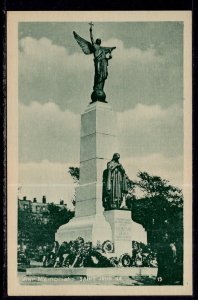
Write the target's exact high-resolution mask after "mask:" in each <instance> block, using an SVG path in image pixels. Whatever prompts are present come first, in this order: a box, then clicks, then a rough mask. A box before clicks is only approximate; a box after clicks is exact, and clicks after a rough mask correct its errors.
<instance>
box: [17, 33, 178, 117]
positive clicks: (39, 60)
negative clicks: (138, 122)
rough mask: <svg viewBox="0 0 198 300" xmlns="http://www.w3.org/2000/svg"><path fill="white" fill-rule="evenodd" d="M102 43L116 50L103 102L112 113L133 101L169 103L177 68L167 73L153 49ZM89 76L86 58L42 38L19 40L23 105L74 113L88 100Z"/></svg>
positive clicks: (173, 96)
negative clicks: (45, 105) (34, 103)
mask: <svg viewBox="0 0 198 300" xmlns="http://www.w3.org/2000/svg"><path fill="white" fill-rule="evenodd" d="M71 43H75V44H76V51H79V45H77V43H76V42H75V41H73V40H72V41H71ZM103 45H104V46H116V47H117V48H116V50H115V51H114V52H113V59H112V60H111V61H110V62H109V67H108V68H109V78H108V80H107V82H106V84H105V90H106V94H107V100H108V101H110V102H111V103H112V106H113V107H114V109H116V110H118V111H120V110H121V111H122V110H125V109H126V108H132V107H134V105H136V104H137V103H138V102H142V103H145V104H153V103H157V102H159V103H161V104H162V102H164V103H163V105H170V102H171V101H177V100H178V99H179V98H180V97H181V94H182V87H181V82H182V77H181V74H180V72H179V70H180V69H179V68H180V66H177V65H174V70H173V66H172V64H170V63H168V62H167V60H166V59H165V56H162V55H161V54H159V53H158V52H157V50H156V49H155V48H154V47H152V46H151V47H149V48H147V49H145V50H142V49H139V48H137V47H129V48H126V47H124V45H123V42H122V41H121V40H119V39H110V40H107V41H104V42H103ZM173 71H174V76H173ZM93 77H94V64H93V57H92V56H91V55H84V53H82V52H74V53H71V52H68V50H67V48H65V47H63V46H58V45H56V44H53V42H52V41H51V40H50V39H48V38H45V37H43V38H41V39H38V40H37V39H35V38H32V37H25V38H22V39H21V40H20V41H19V97H20V101H22V102H23V103H30V102H32V101H38V102H40V103H46V102H48V101H49V99H52V101H53V102H55V103H56V104H57V105H59V107H60V108H61V109H67V108H70V110H72V111H74V112H78V113H79V112H80V111H82V110H83V109H84V108H85V106H86V105H87V104H88V103H89V101H90V94H91V92H92V85H93ZM179 82H180V84H179Z"/></svg>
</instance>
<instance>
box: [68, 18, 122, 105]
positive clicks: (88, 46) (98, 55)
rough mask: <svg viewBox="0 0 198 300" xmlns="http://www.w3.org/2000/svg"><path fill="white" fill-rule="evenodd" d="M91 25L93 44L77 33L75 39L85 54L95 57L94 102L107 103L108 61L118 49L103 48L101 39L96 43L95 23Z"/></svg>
mask: <svg viewBox="0 0 198 300" xmlns="http://www.w3.org/2000/svg"><path fill="white" fill-rule="evenodd" d="M89 25H90V39H91V43H90V42H88V41H86V40H84V39H83V38H82V37H80V36H79V35H78V34H77V33H76V32H75V31H74V32H73V34H74V38H75V39H76V41H77V43H78V44H79V45H80V47H81V49H82V51H83V52H84V53H85V54H92V53H93V55H94V66H95V76H94V86H93V92H92V94H91V99H92V102H96V101H101V102H106V95H105V92H104V90H103V88H104V84H105V80H106V79H107V77H108V69H107V66H108V61H109V60H110V59H111V58H112V55H111V52H112V51H113V50H114V49H115V48H116V47H102V46H101V39H96V40H95V41H94V38H93V33H92V27H93V25H94V24H93V23H89Z"/></svg>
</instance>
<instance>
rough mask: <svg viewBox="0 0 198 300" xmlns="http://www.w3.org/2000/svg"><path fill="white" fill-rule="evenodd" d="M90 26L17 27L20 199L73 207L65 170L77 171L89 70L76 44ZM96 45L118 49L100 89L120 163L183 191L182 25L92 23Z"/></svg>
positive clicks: (132, 173) (131, 173)
mask: <svg viewBox="0 0 198 300" xmlns="http://www.w3.org/2000/svg"><path fill="white" fill-rule="evenodd" d="M73 30H74V31H76V32H77V33H78V34H79V35H81V36H82V37H84V38H85V39H87V40H88V39H89V26H88V24H87V23H46V22H42V23H20V24H19V162H20V167H19V178H20V185H21V186H22V189H21V192H20V196H23V195H26V196H28V198H33V197H38V198H42V195H44V194H45V195H46V196H47V198H48V200H49V201H50V202H51V201H54V202H58V201H59V200H60V199H64V200H65V201H66V202H69V201H70V198H71V196H72V195H73V191H74V188H73V181H72V179H71V178H70V176H69V174H67V169H68V167H69V166H72V165H75V166H78V165H79V153H80V149H79V147H80V114H81V113H82V112H83V111H84V109H85V108H86V106H87V105H88V103H89V102H90V94H91V92H92V86H93V76H94V65H93V57H92V56H91V55H84V54H83V53H82V51H81V49H80V47H79V46H78V45H77V43H76V41H75V40H74V38H73V34H72V32H73ZM93 34H94V37H95V38H101V39H102V45H104V46H116V47H117V48H116V50H115V51H114V52H113V59H112V60H110V61H109V77H108V79H107V81H106V83H105V92H106V95H107V101H108V102H109V104H110V105H111V107H112V108H113V109H114V110H115V111H117V113H118V119H119V132H118V137H119V144H120V154H121V162H122V164H123V165H124V167H125V169H126V170H127V174H128V175H129V176H130V177H131V179H135V176H136V174H137V171H138V170H142V171H148V172H149V173H151V174H154V175H159V176H162V177H164V178H166V179H168V180H170V182H171V183H172V184H175V185H179V186H181V185H182V176H183V171H182V170H183V164H182V161H183V23H181V22H149V23H148V22H144V23H142V22H138V23H137V22H136V23H133V22H126V23H112V22H111V23H96V24H95V26H94V28H93Z"/></svg>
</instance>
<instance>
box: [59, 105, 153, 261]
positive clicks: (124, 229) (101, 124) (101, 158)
mask: <svg viewBox="0 0 198 300" xmlns="http://www.w3.org/2000/svg"><path fill="white" fill-rule="evenodd" d="M116 134H117V120H116V113H115V112H113V111H112V109H111V107H110V106H109V105H108V104H107V103H102V102H95V103H92V104H89V105H88V107H87V109H86V110H85V112H84V113H83V114H82V116H81V141H80V184H79V187H77V189H76V208H75V217H74V218H73V219H72V220H70V222H69V223H68V224H65V225H63V226H61V227H60V228H59V230H58V231H57V233H56V240H57V241H58V242H59V243H62V242H63V241H70V240H75V239H76V238H77V237H79V236H81V237H83V238H84V239H85V241H92V243H93V244H96V243H97V241H100V243H103V242H104V241H106V240H110V241H112V242H113V243H114V246H115V253H114V254H115V255H116V256H119V255H121V254H123V253H126V252H127V253H129V254H131V245H132V244H131V242H132V240H136V241H142V242H145V243H146V236H147V235H146V232H145V231H144V229H143V227H142V226H141V225H139V224H137V223H135V222H133V221H132V220H131V212H130V211H125V210H112V211H106V212H104V208H103V206H102V177H103V171H104V170H105V169H106V166H107V162H109V161H110V160H111V159H112V156H113V154H114V153H115V152H119V151H118V149H117V136H116Z"/></svg>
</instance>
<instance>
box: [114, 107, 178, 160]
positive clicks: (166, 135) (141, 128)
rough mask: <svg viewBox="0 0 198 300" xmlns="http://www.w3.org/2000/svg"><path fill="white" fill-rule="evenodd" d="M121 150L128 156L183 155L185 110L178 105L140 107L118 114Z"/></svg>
mask: <svg viewBox="0 0 198 300" xmlns="http://www.w3.org/2000/svg"><path fill="white" fill-rule="evenodd" d="M118 124H119V127H118V130H119V144H120V151H121V152H122V153H123V155H124V156H128V155H131V156H133V155H137V154H138V153H139V154H141V155H145V154H151V153H156V152H159V153H163V154H164V155H166V156H178V155H182V154H183V111H182V109H181V108H180V107H179V106H178V105H172V106H170V107H168V108H162V107H161V106H160V105H151V106H147V105H143V104H140V103H139V104H137V105H136V107H135V108H134V109H131V110H128V111H124V112H122V113H118Z"/></svg>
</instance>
